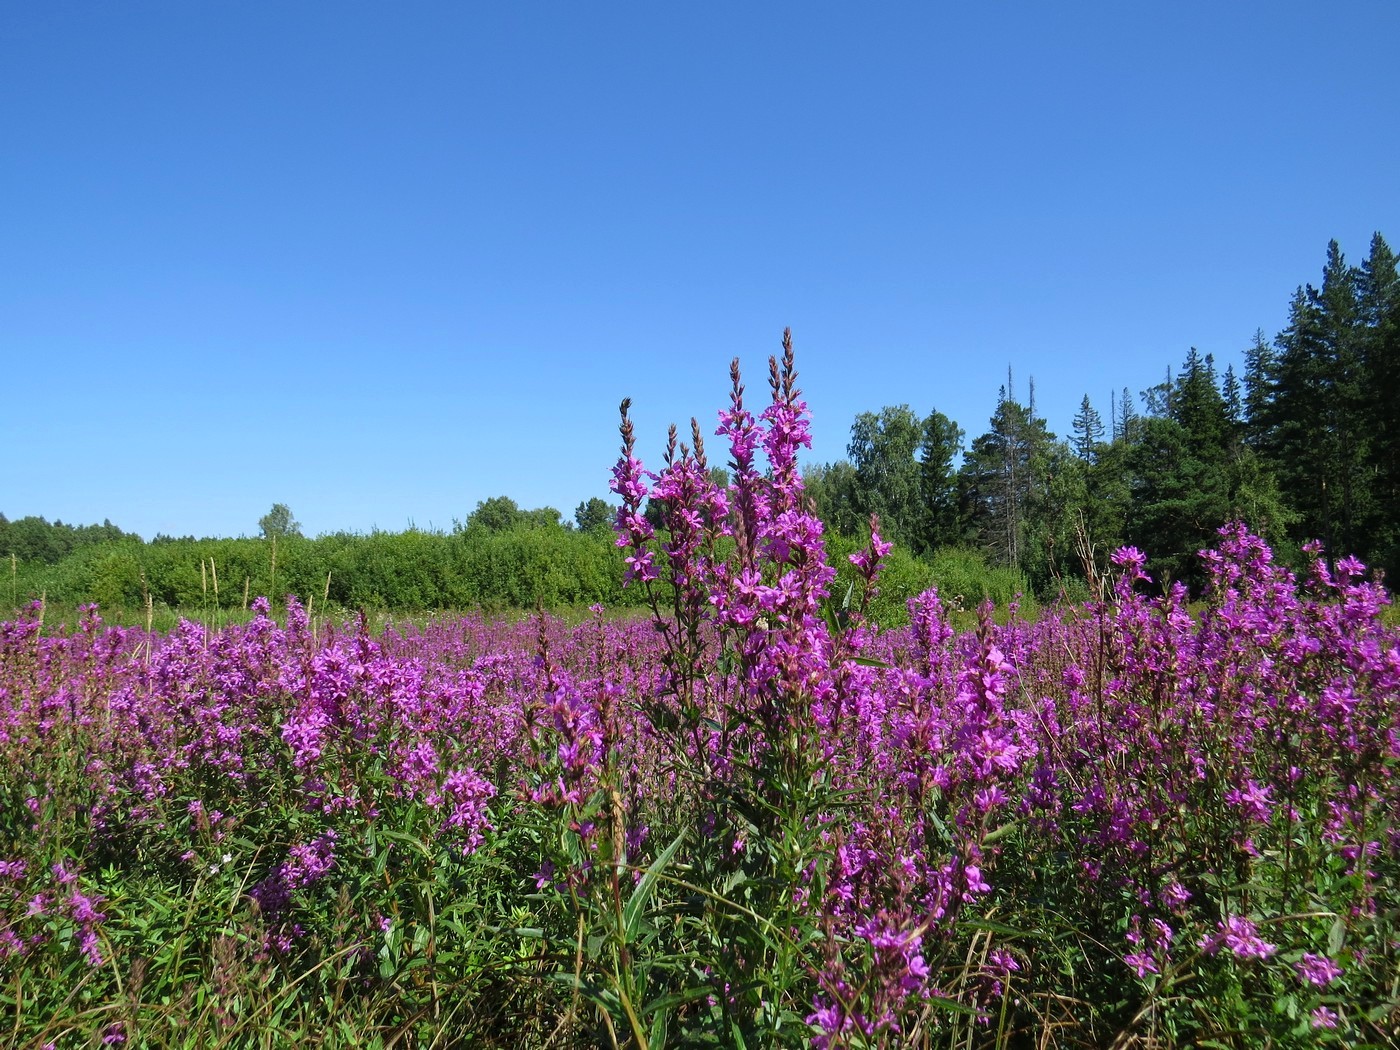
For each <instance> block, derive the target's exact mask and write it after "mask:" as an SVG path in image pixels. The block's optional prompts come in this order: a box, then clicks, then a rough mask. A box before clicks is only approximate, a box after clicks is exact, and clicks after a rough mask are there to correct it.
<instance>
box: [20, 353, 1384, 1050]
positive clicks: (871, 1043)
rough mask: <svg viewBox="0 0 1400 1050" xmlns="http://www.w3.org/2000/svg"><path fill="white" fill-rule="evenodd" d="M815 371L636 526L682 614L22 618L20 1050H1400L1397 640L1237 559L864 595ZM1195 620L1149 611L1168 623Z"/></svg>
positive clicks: (619, 481) (645, 569)
mask: <svg viewBox="0 0 1400 1050" xmlns="http://www.w3.org/2000/svg"><path fill="white" fill-rule="evenodd" d="M795 380H796V373H795V370H794V367H793V361H792V356H791V350H790V347H789V348H788V351H787V353H786V354H785V358H784V360H783V362H782V363H781V364H780V363H779V362H777V361H774V362H773V363H772V372H771V387H772V399H771V403H770V404H769V405H768V407H767V408H766V410H765V411H763V413H762V414H761V415H759V416H755V415H754V414H753V413H752V412H750V411H749V409H748V408H747V407H746V405H745V402H744V398H743V388H742V386H741V384H740V382H739V377H738V370H737V363H736V366H735V372H734V384H733V391H732V395H731V403H730V407H729V408H728V409H727V410H726V411H724V412H723V413H721V416H720V428H719V433H720V435H722V436H723V438H724V440H725V441H726V443H727V446H728V453H729V457H730V459H729V463H730V473H729V475H728V477H727V483H726V484H723V485H721V484H719V483H718V481H717V479H716V476H715V474H714V473H713V472H712V471H711V470H710V469H709V466H708V463H707V459H706V453H705V449H704V445H703V441H702V440H701V436H700V434H699V432H698V430H697V432H696V433H695V435H694V437H693V440H692V443H691V444H690V445H689V447H687V446H686V445H683V444H679V443H673V445H672V447H671V448H670V450H669V451H668V454H667V461H666V464H665V467H664V469H663V470H661V471H660V472H659V474H658V475H656V476H652V475H650V474H648V473H647V472H646V471H645V469H644V467H643V464H642V463H640V462H639V461H638V460H637V458H636V457H635V455H634V442H633V436H632V428H631V423H630V421H629V420H628V419H627V417H626V406H625V405H624V414H623V422H622V436H623V455H622V458H621V459H620V461H619V462H618V464H617V467H616V469H615V471H614V481H613V488H614V491H615V493H616V494H617V496H618V498H619V499H620V501H621V508H620V511H619V514H618V520H617V526H618V531H619V535H620V537H621V539H622V540H623V543H624V555H625V557H624V564H625V567H626V568H625V572H626V575H627V578H628V580H629V587H630V588H632V589H633V590H635V592H636V593H637V594H638V595H639V596H640V600H641V601H642V602H643V603H644V604H645V605H646V606H647V608H648V609H649V610H650V613H651V615H650V617H649V621H650V622H648V621H647V620H644V619H639V618H629V619H622V620H617V619H609V618H607V617H606V616H604V615H603V611H602V610H601V609H599V610H598V614H597V615H596V617H595V618H594V619H593V620H591V621H590V622H587V623H584V624H583V625H581V626H578V627H575V628H568V627H566V626H565V625H563V624H562V623H561V622H560V621H558V620H553V619H551V618H549V617H547V616H545V615H543V614H541V615H540V616H539V617H538V618H537V620H536V621H535V622H534V623H530V622H521V621H518V620H511V621H501V620H495V621H493V620H490V619H486V618H482V617H480V616H473V617H468V618H444V619H439V620H435V621H433V622H431V623H429V624H427V625H426V626H423V627H419V628H405V629H402V630H392V631H388V632H385V633H384V634H383V635H378V636H377V635H375V634H373V633H372V632H370V631H368V630H367V629H365V627H364V624H363V621H361V622H360V623H359V624H355V623H353V622H352V623H349V624H345V625H343V626H337V625H334V624H331V623H326V622H319V623H318V622H316V621H313V620H312V619H311V618H310V617H308V616H307V614H306V612H305V610H304V609H303V608H302V607H301V605H300V604H298V603H297V602H296V601H295V600H292V601H291V602H290V603H289V606H288V609H287V616H286V620H285V623H284V624H280V625H279V624H278V623H277V622H275V621H274V620H273V619H272V617H271V616H270V615H269V609H268V606H267V604H266V602H265V601H257V602H255V603H254V605H253V609H252V614H253V615H252V619H251V620H250V621H249V622H247V623H246V624H238V625H230V626H225V627H223V628H222V629H215V628H214V627H212V626H208V625H200V624H197V623H192V622H186V623H184V624H183V625H181V626H180V627H179V628H178V629H177V630H175V631H173V632H171V633H169V634H166V635H164V636H160V635H154V634H151V633H149V632H147V631H145V630H144V629H141V628H109V627H107V626H105V625H104V624H103V623H102V622H101V620H100V618H99V616H98V614H97V611H96V610H88V611H87V612H86V613H85V614H84V616H83V618H82V620H81V621H80V623H79V624H77V625H76V627H74V628H73V629H72V630H67V629H65V630H61V631H59V632H57V633H49V634H46V633H45V632H43V631H42V630H41V629H40V624H39V622H38V618H37V614H38V613H41V612H42V610H41V609H35V610H34V614H35V615H29V616H26V617H25V618H23V619H21V620H19V621H16V622H11V623H6V624H3V625H0V763H3V765H2V766H0V768H3V769H4V771H5V772H4V774H3V777H0V1030H3V1031H5V1032H7V1033H8V1034H9V1038H10V1039H11V1041H12V1042H13V1043H15V1044H17V1045H26V1046H36V1047H52V1048H53V1050H67V1048H70V1047H97V1046H101V1045H115V1044H125V1045H128V1046H133V1047H136V1046H143V1047H144V1046H153V1047H163V1046H179V1047H196V1046H198V1047H209V1046H267V1047H292V1046H297V1047H306V1046H325V1047H389V1046H415V1047H426V1046H443V1047H446V1046H452V1047H467V1046H479V1047H491V1046H499V1047H526V1048H531V1047H534V1048H543V1047H565V1046H610V1047H614V1048H618V1047H635V1048H657V1050H659V1048H661V1047H663V1046H695V1047H699V1046H733V1047H798V1046H807V1045H811V1046H816V1047H881V1048H886V1047H891V1048H892V1047H906V1046H908V1047H932V1046H958V1047H968V1048H972V1047H983V1046H997V1047H1011V1046H1040V1047H1051V1046H1057V1047H1068V1046H1084V1047H1088V1046H1107V1045H1114V1046H1120V1047H1125V1048H1126V1047H1129V1046H1141V1047H1158V1046H1164V1047H1170V1046H1187V1045H1196V1046H1205V1045H1210V1046H1216V1047H1237V1048H1241V1050H1243V1048H1247V1047H1258V1046H1276V1047H1297V1048H1302V1047H1313V1046H1319V1045H1335V1046H1386V1045H1390V1046H1394V1045H1397V1041H1400V988H1397V986H1396V974H1397V973H1400V909H1397V900H1398V899H1400V898H1398V897H1397V890H1400V780H1398V779H1397V774H1398V773H1400V719H1398V718H1397V716H1398V715H1400V710H1397V697H1400V634H1397V632H1396V631H1394V630H1392V629H1389V628H1387V627H1386V626H1385V625H1384V624H1383V622H1382V621H1381V618H1380V615H1379V614H1380V611H1381V609H1382V607H1383V605H1384V604H1385V602H1386V601H1387V596H1386V593H1385V591H1384V589H1383V588H1381V587H1380V586H1378V585H1377V584H1375V583H1373V582H1368V581H1367V580H1366V579H1365V570H1364V569H1363V567H1362V566H1361V565H1360V564H1359V563H1358V562H1357V561H1356V560H1355V559H1352V558H1343V559H1339V560H1338V561H1337V562H1336V564H1335V567H1331V566H1329V565H1328V563H1327V562H1326V560H1324V559H1323V558H1321V557H1320V556H1318V555H1319V552H1318V550H1317V549H1316V548H1313V549H1311V550H1309V551H1308V552H1307V553H1308V556H1309V558H1310V559H1311V565H1310V567H1309V570H1308V573H1307V575H1306V577H1304V578H1302V579H1301V580H1300V579H1298V578H1295V576H1294V575H1293V574H1292V573H1291V572H1289V571H1288V570H1286V569H1285V568H1283V567H1281V566H1279V565H1278V564H1276V563H1275V562H1274V560H1273V557H1272V554H1271V552H1270V550H1269V548H1268V546H1267V545H1266V544H1265V543H1264V542H1263V541H1262V540H1261V539H1260V538H1259V537H1257V536H1254V535H1252V534H1250V533H1249V532H1248V531H1247V530H1246V529H1245V528H1244V527H1243V526H1238V525H1236V526H1230V527H1227V528H1225V529H1222V530H1221V532H1220V534H1219V536H1217V537H1216V539H1217V544H1216V549H1213V550H1210V551H1206V552H1203V554H1202V555H1201V558H1200V563H1201V566H1202V568H1201V573H1202V576H1203V578H1204V583H1203V587H1202V592H1201V593H1202V604H1201V605H1200V606H1199V608H1198V609H1196V610H1195V611H1194V612H1193V611H1188V609H1187V607H1186V601H1187V592H1186V590H1185V587H1184V586H1183V585H1182V584H1181V583H1180V582H1178V583H1176V584H1174V585H1173V586H1171V587H1169V588H1167V589H1166V590H1165V592H1164V591H1163V590H1162V588H1160V587H1159V586H1158V585H1157V583H1158V581H1154V580H1152V579H1151V578H1150V577H1149V574H1148V571H1147V568H1146V565H1147V559H1146V558H1145V557H1144V555H1143V554H1142V553H1141V552H1140V551H1138V550H1136V549H1134V548H1124V549H1122V550H1120V551H1118V552H1116V553H1115V554H1114V555H1113V556H1112V558H1111V559H1110V561H1109V564H1108V571H1107V575H1106V577H1105V578H1104V579H1103V581H1102V583H1103V591H1102V594H1101V595H1100V596H1099V599H1098V600H1096V601H1094V602H1092V603H1089V604H1086V605H1084V606H1082V607H1078V608H1076V607H1072V606H1069V605H1061V606H1057V607H1054V608H1051V609H1048V610H1045V611H1043V613H1042V615H1040V616H1038V617H1037V618H1035V619H1034V620H1031V621H1028V620H1024V619H1020V618H1012V619H1011V620H1010V621H1008V622H1006V623H1004V624H1001V625H997V624H995V623H994V622H993V621H992V620H991V618H990V616H988V615H984V616H983V617H982V619H981V622H980V624H979V625H978V626H977V628H976V629H975V630H971V631H965V632H962V633H958V632H957V631H955V630H954V629H953V628H952V626H951V625H950V623H949V620H948V609H947V607H946V606H945V604H944V603H943V602H942V601H941V599H940V597H939V595H938V594H937V593H936V592H933V591H930V592H927V593H925V594H923V595H921V596H919V597H918V598H916V599H915V600H914V601H912V602H911V603H910V608H909V613H910V619H911V623H910V625H909V626H908V627H905V628H901V629H897V630H886V631H881V630H878V629H875V628H874V627H872V625H871V624H870V623H869V621H868V618H867V612H868V609H869V607H870V601H871V599H872V597H873V596H875V595H876V593H877V591H878V589H879V587H880V586H881V584H882V582H883V576H882V567H883V561H884V559H886V558H887V557H889V555H890V546H889V544H888V543H886V542H885V541H883V540H882V539H881V538H880V536H879V535H878V534H872V535H871V536H870V537H869V539H868V541H867V542H866V544H865V545H863V546H862V547H861V548H860V549H857V550H854V551H852V552H851V553H850V554H849V555H848V556H847V557H846V558H844V559H843V561H844V562H845V564H846V565H847V566H848V567H849V569H850V570H851V571H853V572H854V574H855V580H856V583H857V586H856V587H855V588H854V589H853V590H854V593H853V596H852V598H851V600H850V601H845V600H835V597H836V592H835V590H834V584H835V580H836V571H837V570H836V568H835V566H833V565H832V564H831V561H830V558H829V556H830V551H829V550H828V549H827V546H826V542H825V538H824V535H823V528H822V524H821V522H820V521H819V520H818V519H817V518H816V517H814V516H813V515H812V514H811V513H810V503H809V501H808V499H807V497H806V495H805V492H804V489H803V482H802V479H801V477H800V475H799V472H798V469H797V454H798V451H799V450H800V449H801V448H802V447H805V446H806V445H807V442H808V437H807V429H806V428H807V422H806V418H805V405H804V404H803V403H802V401H801V399H800V395H799V393H798V391H797V389H796V385H795ZM1152 595H1155V596H1152Z"/></svg>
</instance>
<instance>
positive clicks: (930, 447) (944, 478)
mask: <svg viewBox="0 0 1400 1050" xmlns="http://www.w3.org/2000/svg"><path fill="white" fill-rule="evenodd" d="M963 437H964V434H963V429H962V427H960V426H958V425H957V424H956V423H954V422H953V421H952V420H951V419H949V418H948V417H947V416H945V415H944V414H943V413H942V412H939V411H937V410H934V411H932V412H930V413H929V414H928V416H927V417H925V419H924V422H923V435H922V437H921V439H920V441H919V502H920V507H921V510H922V514H923V520H922V524H921V528H920V532H919V537H918V544H917V549H918V550H919V551H921V552H928V551H933V550H936V549H938V548H939V547H943V546H948V545H951V544H955V543H957V542H958V540H959V538H960V530H959V527H958V490H957V470H956V469H955V468H954V466H953V461H954V460H955V459H957V457H958V453H960V452H961V451H962V443H963Z"/></svg>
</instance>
